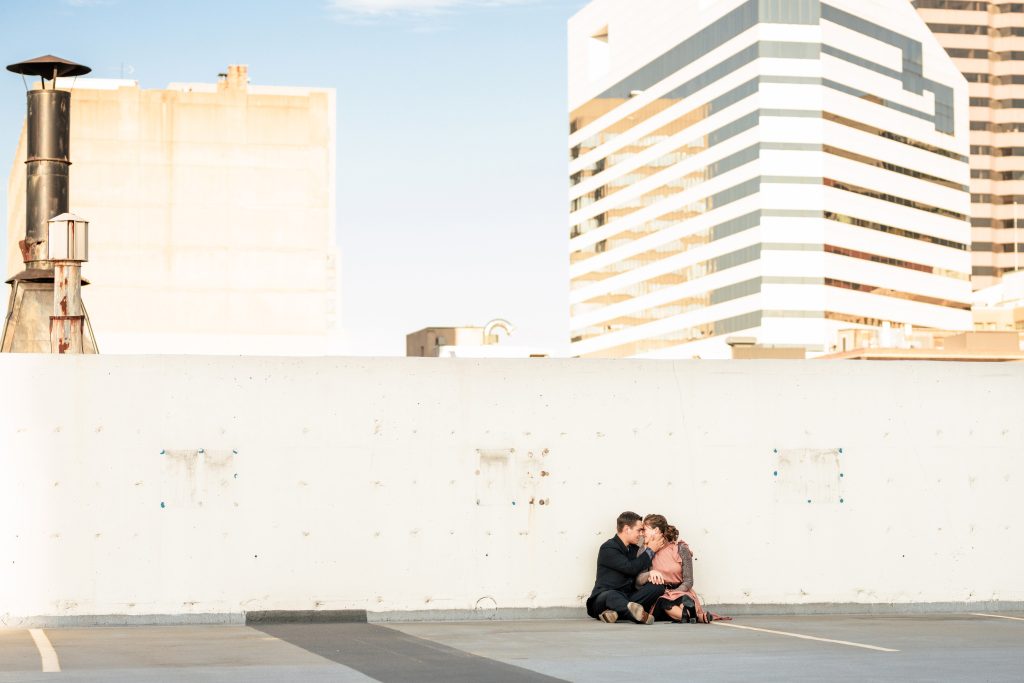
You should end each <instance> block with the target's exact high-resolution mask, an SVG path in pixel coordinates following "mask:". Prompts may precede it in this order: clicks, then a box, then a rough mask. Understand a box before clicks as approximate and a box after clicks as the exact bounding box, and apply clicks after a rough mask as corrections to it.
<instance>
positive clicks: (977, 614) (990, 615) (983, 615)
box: [968, 612, 1024, 621]
mask: <svg viewBox="0 0 1024 683" xmlns="http://www.w3.org/2000/svg"><path fill="white" fill-rule="evenodd" d="M968 614H970V615H971V616H973V617H992V618H993V619H1013V620H1014V621H1024V618H1022V617H1007V616H1003V615H1002V614H982V613H980V612H968Z"/></svg>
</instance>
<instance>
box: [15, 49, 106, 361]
mask: <svg viewBox="0 0 1024 683" xmlns="http://www.w3.org/2000/svg"><path fill="white" fill-rule="evenodd" d="M7 70H8V71H13V72H14V73H16V74H21V75H22V77H23V78H24V77H25V76H38V77H39V79H40V82H41V87H40V88H38V89H30V90H28V92H27V93H26V95H27V99H28V115H27V126H26V128H27V131H26V132H27V154H26V159H25V164H26V169H25V178H26V183H25V185H26V188H25V239H24V240H22V241H21V242H20V243H19V246H20V247H21V256H22V260H23V261H24V262H25V270H23V271H22V272H20V273H18V274H17V275H15V276H14V277H12V278H11V279H10V280H8V281H7V282H8V284H10V285H11V299H10V305H9V306H8V308H7V319H6V320H5V321H4V331H3V337H2V340H0V351H3V352H16V353H17V352H42V353H47V352H50V351H51V344H50V326H51V322H50V317H51V313H52V311H53V308H54V303H53V299H54V287H53V282H54V279H53V263H52V262H51V261H50V260H49V258H48V249H47V229H48V223H49V221H50V219H52V218H54V217H56V216H58V215H62V214H66V213H68V167H69V166H71V157H70V137H71V92H70V91H67V90H57V79H58V78H64V77H75V76H84V75H85V74H87V73H89V72H90V71H91V69H90V68H89V67H87V66H83V65H81V64H75V63H74V62H69V61H68V60H66V59H61V58H60V57H54V56H53V55H46V56H44V57H37V58H35V59H30V60H28V61H25V62H19V63H17V64H11V65H10V66H8V67H7ZM47 81H49V82H50V86H49V88H47ZM82 284H88V283H87V282H82ZM82 315H83V316H84V330H83V333H82V337H83V344H82V350H83V351H84V352H85V353H96V352H97V349H96V339H95V336H94V335H93V332H92V326H91V325H90V324H89V317H88V314H87V313H86V312H85V309H84V307H82ZM54 352H58V351H57V349H56V348H55V349H54ZM59 352H61V353H63V351H59Z"/></svg>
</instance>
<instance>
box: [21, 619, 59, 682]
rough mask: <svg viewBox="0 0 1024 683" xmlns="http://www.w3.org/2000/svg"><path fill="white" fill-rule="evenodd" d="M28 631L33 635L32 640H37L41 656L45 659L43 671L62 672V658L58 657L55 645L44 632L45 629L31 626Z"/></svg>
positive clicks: (46, 672)
mask: <svg viewBox="0 0 1024 683" xmlns="http://www.w3.org/2000/svg"><path fill="white" fill-rule="evenodd" d="M28 632H29V633H30V634H31V635H32V640H34V641H36V648H37V649H38V650H39V657H40V659H42V660H43V673H44V674H48V673H60V660H58V659H57V651H56V650H54V649H53V645H51V644H50V639H49V638H47V637H46V634H45V633H43V629H41V628H30V629H29V630H28Z"/></svg>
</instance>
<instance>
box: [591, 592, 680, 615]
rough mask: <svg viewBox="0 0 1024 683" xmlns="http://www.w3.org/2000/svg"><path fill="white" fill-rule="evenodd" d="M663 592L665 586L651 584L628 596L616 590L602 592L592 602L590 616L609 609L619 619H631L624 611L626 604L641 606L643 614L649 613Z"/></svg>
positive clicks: (627, 611)
mask: <svg viewBox="0 0 1024 683" xmlns="http://www.w3.org/2000/svg"><path fill="white" fill-rule="evenodd" d="M664 592H665V586H655V585H654V584H652V583H646V584H644V585H643V586H641V587H640V588H638V589H637V590H635V591H633V592H632V593H630V594H629V595H626V594H625V593H623V592H622V591H616V590H610V591H604V592H601V593H598V594H597V595H596V596H595V597H594V602H593V603H591V604H592V605H593V612H594V613H593V614H591V615H590V616H592V617H597V616H600V614H601V612H604V611H605V610H609V609H610V610H615V612H616V614H618V615H619V619H633V615H632V614H630V613H629V610H627V609H626V605H627V604H629V603H631V602H636V603H639V604H641V605H643V607H644V611H645V612H650V611H651V609H652V608H653V607H654V603H655V602H656V601H657V599H658V598H660V597H661V594H662V593H664ZM634 621H635V620H634Z"/></svg>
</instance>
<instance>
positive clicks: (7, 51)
mask: <svg viewBox="0 0 1024 683" xmlns="http://www.w3.org/2000/svg"><path fill="white" fill-rule="evenodd" d="M585 4H586V0H330V1H329V0H292V1H290V2H283V1H281V2H269V1H263V2H260V1H248V2H247V1H245V0H206V1H205V2H201V1H199V0H174V1H173V2H151V1H149V0H0V25H2V26H4V27H5V31H4V41H3V42H2V43H0V61H2V63H3V65H7V64H11V63H13V62H17V61H21V60H23V59H28V58H32V57H36V56H39V55H43V54H48V53H50V54H56V55H59V56H61V57H65V58H67V59H70V60H73V61H76V62H81V63H83V64H87V65H89V66H91V67H92V68H93V75H95V76H97V77H105V78H116V77H120V76H121V75H122V72H123V73H124V74H125V75H126V76H127V77H130V78H135V79H138V80H139V82H140V85H141V86H142V87H143V88H163V87H164V86H166V85H167V84H168V83H170V82H172V81H200V82H204V81H205V82H213V81H215V80H216V75H217V73H218V72H220V71H223V70H224V69H225V67H226V66H227V65H228V64H248V65H249V75H250V79H251V81H252V82H253V83H257V84H262V85H308V86H323V87H333V88H336V89H337V93H338V241H339V246H340V253H341V268H342V273H341V277H342V310H341V315H342V327H343V329H344V332H345V340H346V342H345V349H346V351H348V352H349V353H353V354H360V355H401V354H402V353H404V348H405V347H404V344H405V334H406V333H407V332H411V331H414V330H417V329H420V328H422V327H426V326H428V325H449V324H453V325H465V324H482V323H484V322H486V321H487V320H489V319H491V318H495V317H504V318H507V319H509V320H510V321H512V322H513V324H515V325H516V327H517V330H516V333H515V335H514V337H513V341H514V342H515V343H520V344H531V345H540V346H546V347H549V348H552V349H554V350H559V349H561V348H562V347H564V344H565V341H566V338H567V334H568V333H567V326H568V325H567V314H568V300H567V296H568V284H567V275H566V272H567V268H568V265H567V263H568V259H567V255H566V240H567V229H566V221H565V210H566V188H567V178H566V173H565V169H566V144H565V136H566V129H567V125H566V47H565V40H566V38H565V32H566V21H567V19H568V18H569V17H570V16H571V15H572V14H574V13H575V12H576V11H578V10H579V9H580V8H581V7H583V6H584V5H585ZM4 74H6V75H4ZM24 106H25V104H24V87H23V85H22V82H21V79H20V77H18V76H16V75H14V74H10V73H8V72H6V71H4V72H2V73H0V162H2V164H0V169H2V174H0V175H2V177H3V178H4V181H5V182H4V185H6V177H7V173H8V172H9V169H10V164H11V162H12V160H13V157H14V149H15V145H16V143H17V136H18V132H19V130H20V126H21V121H22V118H23V116H24ZM73 154H74V151H73V150H72V156H73ZM6 212H7V208H6V197H3V198H2V201H0V216H5V217H6V215H7V214H6ZM94 229H96V230H102V226H100V225H96V226H94ZM0 268H2V265H0ZM86 275H87V273H86ZM3 296H4V298H5V299H6V296H7V292H6V291H5V292H4V293H3ZM86 303H87V304H88V295H87V294H86ZM99 324H100V321H94V325H99Z"/></svg>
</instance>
